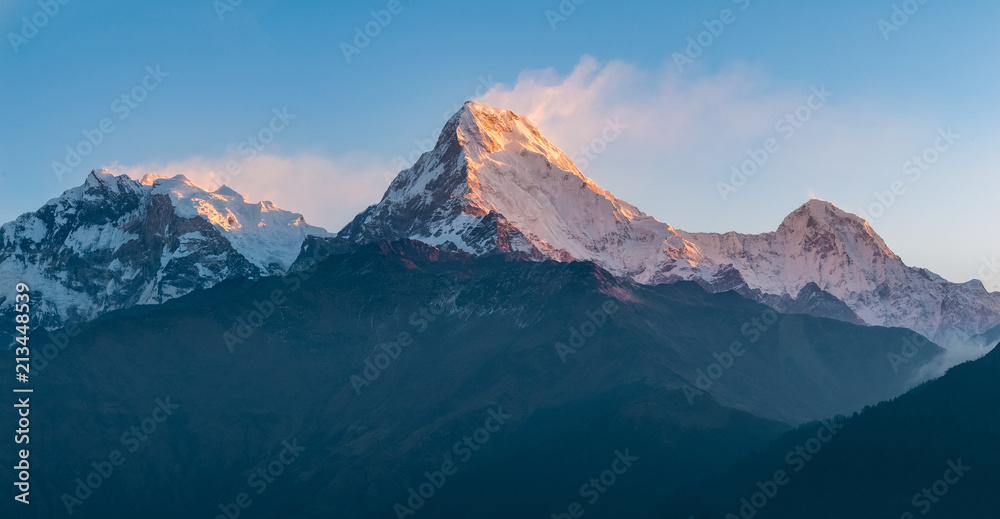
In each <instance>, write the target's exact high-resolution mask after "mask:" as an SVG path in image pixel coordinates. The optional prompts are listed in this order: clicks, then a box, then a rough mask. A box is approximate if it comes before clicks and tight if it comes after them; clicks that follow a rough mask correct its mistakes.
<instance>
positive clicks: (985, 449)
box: [659, 348, 1000, 519]
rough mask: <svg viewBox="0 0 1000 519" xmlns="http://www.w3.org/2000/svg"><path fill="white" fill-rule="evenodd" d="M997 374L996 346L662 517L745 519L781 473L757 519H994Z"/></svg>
mask: <svg viewBox="0 0 1000 519" xmlns="http://www.w3.org/2000/svg"><path fill="white" fill-rule="evenodd" d="M998 371H1000V348H994V349H993V351H992V352H990V353H989V354H987V355H986V356H985V357H983V358H981V359H978V360H975V361H971V362H967V363H965V364H962V365H959V366H956V367H954V368H952V369H951V370H949V371H948V373H946V374H945V375H944V376H942V377H941V378H939V379H937V380H934V381H931V382H928V383H926V384H924V385H921V386H920V387H918V388H916V389H914V390H912V391H910V392H908V393H906V394H905V395H903V396H900V397H899V398H896V399H894V400H892V401H891V402H884V403H882V404H879V405H877V406H874V407H871V408H867V409H865V410H864V411H863V412H861V413H860V414H856V415H854V416H853V417H851V418H848V419H843V420H839V421H838V424H839V425H838V426H837V427H834V429H835V431H836V432H835V434H834V435H833V436H829V435H828V436H827V438H828V439H827V441H825V442H822V443H821V447H820V448H816V447H815V446H812V447H811V451H809V452H806V453H805V454H806V455H807V456H809V458H808V459H807V458H805V457H803V456H799V455H798V454H796V453H797V452H800V451H796V448H802V446H803V445H808V443H807V442H810V441H811V439H812V441H813V442H815V438H816V437H817V430H818V429H820V428H821V427H822V426H821V425H820V424H810V425H809V426H803V427H802V428H800V429H798V430H796V431H793V432H791V433H788V434H787V435H786V436H784V437H783V438H782V439H781V440H779V441H777V442H775V443H774V444H773V445H772V446H771V447H769V448H768V449H767V450H765V451H764V452H762V453H760V454H757V455H754V456H751V457H750V458H749V459H748V460H746V461H744V462H741V463H739V464H737V465H736V466H735V468H734V469H733V470H731V471H729V473H728V474H727V476H726V477H723V478H719V479H718V480H716V481H715V482H713V483H711V484H706V485H703V486H700V487H698V488H697V489H686V490H684V491H683V492H681V493H676V492H675V493H673V495H672V496H671V497H670V498H669V499H667V500H666V501H665V502H664V503H663V505H662V506H663V508H662V510H665V511H666V513H662V514H659V517H665V518H668V519H670V518H677V519H688V518H689V517H691V516H692V515H693V516H694V517H697V518H698V519H723V518H724V517H729V516H727V515H726V514H729V513H732V514H735V515H736V516H739V514H740V511H739V510H740V507H741V506H745V505H742V501H741V500H742V499H747V500H748V501H749V499H750V498H752V496H753V494H754V493H756V492H760V488H759V487H758V486H757V482H759V481H765V482H766V481H768V480H769V478H773V474H775V472H776V471H777V470H785V471H787V473H788V474H790V476H789V478H790V480H791V481H790V482H787V483H786V484H785V485H783V486H781V487H780V490H779V491H778V492H777V494H776V495H773V496H771V497H770V498H769V499H766V500H763V501H766V504H764V506H763V507H757V506H754V508H756V509H757V511H758V512H759V513H756V514H753V515H755V516H756V517H757V518H759V519H796V518H799V517H814V518H817V519H840V518H843V517H857V518H869V517H871V518H878V517H893V518H895V517H902V518H904V519H907V518H909V519H913V518H915V517H930V518H938V517H940V518H948V517H968V518H986V517H995V516H996V512H997V510H1000V494H998V493H997V492H996V488H997V485H998V484H1000V449H997V445H996V443H997V438H998V437H1000V415H998V414H997V413H996V412H995V411H996V410H997V409H1000V379H998V378H997V375H996V374H997V372H998ZM789 453H792V455H791V456H789ZM789 459H791V463H789V461H788V460H789ZM765 486H769V485H768V484H767V483H765ZM772 490H773V488H772ZM845 496H850V498H849V499H846V498H845ZM757 503H762V500H761V499H760V498H757ZM751 511H752V510H751ZM748 514H749V512H748Z"/></svg>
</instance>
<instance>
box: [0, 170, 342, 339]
mask: <svg viewBox="0 0 1000 519" xmlns="http://www.w3.org/2000/svg"><path fill="white" fill-rule="evenodd" d="M307 236H329V233H327V232H326V231H325V230H324V229H322V228H319V227H314V226H311V225H307V224H306V223H305V219H304V218H303V217H302V215H300V214H298V213H292V212H288V211H283V210H281V209H279V208H277V207H275V206H274V204H272V203H271V202H260V203H256V204H253V203H249V202H247V201H246V200H245V199H244V198H243V197H242V196H241V195H239V194H238V193H236V192H235V191H232V190H231V189H228V188H227V190H225V191H223V190H218V191H216V192H214V193H212V192H208V191H205V190H204V189H202V188H200V187H198V186H197V185H195V184H193V183H192V182H191V181H190V180H188V179H187V178H186V177H184V176H175V177H170V178H167V177H164V176H159V175H146V176H145V177H143V179H142V180H139V181H136V180H132V179H130V178H128V177H127V176H124V175H121V176H115V175H113V174H112V173H111V172H110V171H107V170H94V171H92V172H91V173H90V174H89V175H88V176H87V178H86V180H85V181H84V183H83V184H82V185H80V186H78V187H74V188H71V189H68V190H66V191H65V192H64V193H63V194H62V196H60V197H58V198H54V199H52V200H50V201H49V202H47V203H46V204H45V205H44V206H43V207H42V208H40V209H39V210H38V211H35V212H32V213H26V214H24V215H21V216H20V217H18V218H17V219H16V220H14V221H12V222H9V223H7V224H5V225H3V226H0V283H7V284H9V285H10V286H13V284H12V283H16V282H20V281H25V282H28V283H29V285H30V286H32V291H33V292H35V293H37V294H38V297H37V301H38V303H37V304H36V306H35V307H34V308H33V311H34V312H35V314H36V316H38V317H39V318H40V319H42V321H43V325H45V326H59V325H61V324H64V323H65V322H66V321H67V320H69V319H72V318H80V319H89V318H93V317H96V316H97V315H99V314H101V313H103V312H105V311H108V310H112V309H117V308H123V307H127V306H131V305H134V304H150V303H159V302H162V301H166V300H168V299H172V298H174V297H178V296H180V295H183V294H186V293H188V292H190V291H192V290H195V289H200V288H207V287H210V286H212V285H214V284H216V283H218V282H219V281H222V280H224V279H234V278H256V277H261V276H266V275H274V274H280V273H284V272H285V271H286V270H287V269H288V268H289V267H290V266H291V265H292V263H293V262H294V261H295V259H296V257H297V256H298V253H299V251H300V249H301V246H302V243H303V241H304V240H305V238H306V237H307ZM11 303H12V301H9V300H2V301H0V312H2V311H4V310H5V309H6V308H7V307H9V306H10V304H11Z"/></svg>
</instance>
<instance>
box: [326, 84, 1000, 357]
mask: <svg viewBox="0 0 1000 519" xmlns="http://www.w3.org/2000/svg"><path fill="white" fill-rule="evenodd" d="M339 236H341V237H343V238H347V239H348V240H351V241H353V242H356V243H365V242H370V241H373V240H381V239H398V238H411V239H416V240H421V241H424V242H426V243H429V244H432V245H436V246H440V247H444V248H457V249H462V250H465V251H467V252H470V253H473V254H490V253H497V252H504V253H518V254H521V255H524V256H527V257H530V258H533V259H554V260H559V261H571V260H589V261H594V262H595V263H598V264H599V265H601V266H602V267H604V268H606V269H608V270H609V271H611V272H612V273H615V274H617V275H621V276H626V277H629V278H631V279H633V280H635V281H637V282H640V283H646V284H657V283H665V282H673V281H678V280H693V281H697V282H698V283H700V284H702V285H703V286H705V287H706V288H708V289H710V290H737V291H739V292H740V293H742V294H744V295H746V296H748V297H751V298H754V299H757V300H759V301H762V302H766V303H767V304H770V305H772V306H774V307H776V308H778V309H780V310H784V311H797V312H805V313H812V314H814V315H821V316H827V317H834V318H839V319H844V320H850V321H855V322H858V321H860V322H865V323H868V324H876V325H887V326H903V327H908V328H910V329H913V330H916V331H919V332H921V333H923V334H925V335H928V336H930V337H934V338H938V339H941V340H945V339H949V338H952V337H955V336H957V337H967V336H969V335H974V334H977V333H981V332H982V331H984V330H986V329H989V328H990V327H992V326H996V325H997V324H1000V294H998V293H993V294H991V293H987V292H985V291H984V290H980V289H978V286H977V285H976V284H975V283H971V284H970V283H965V284H955V283H948V282H947V281H944V280H943V279H939V278H940V277H939V276H935V275H932V274H931V273H929V272H928V271H926V270H924V269H914V268H911V267H909V266H907V265H905V264H904V263H903V262H902V260H901V259H900V258H899V256H897V255H896V254H894V253H893V252H892V251H891V250H890V249H889V247H888V246H887V245H886V243H885V241H884V240H883V239H882V238H881V237H880V236H879V235H878V233H876V232H875V230H874V229H872V227H871V226H870V225H869V224H868V222H866V221H865V220H863V219H862V218H860V217H859V216H857V215H853V214H850V213H847V212H844V211H842V210H840V209H838V208H837V207H836V206H834V205H833V204H831V203H829V202H825V201H822V200H810V201H808V202H807V203H805V204H804V205H802V206H801V207H799V208H798V209H796V210H794V211H793V212H792V213H791V214H789V215H788V217H786V218H785V220H784V221H783V222H781V224H780V225H779V226H778V228H777V230H776V231H774V232H770V233H764V234H757V235H746V234H739V233H726V234H715V233H689V232H684V231H681V230H678V229H674V228H673V227H671V226H670V225H668V224H666V223H663V222H660V221H658V220H656V219H655V218H653V217H650V216H647V215H646V214H644V213H643V212H642V211H640V210H639V209H637V208H636V207H635V206H633V205H631V204H629V203H627V202H625V201H622V200H620V199H618V198H617V197H615V196H614V195H613V194H611V193H610V192H608V191H606V190H604V189H601V188H600V187H599V186H597V184H595V183H594V182H593V181H592V180H590V179H588V178H586V177H585V176H583V175H582V174H581V173H580V171H579V170H578V169H577V167H576V166H575V165H574V164H573V162H572V161H571V160H570V159H569V158H568V157H567V156H566V154H565V153H563V152H562V151H561V150H560V149H559V148H558V147H556V146H555V145H553V144H552V143H550V142H549V141H548V140H546V139H545V138H544V137H543V136H542V135H541V134H540V133H539V131H538V129H537V127H536V126H535V125H534V124H533V123H532V122H531V121H530V120H528V118H526V117H524V116H521V115H518V114H516V113H514V112H511V111H508V110H499V109H496V108H491V107H488V106H484V105H482V104H478V103H474V102H468V103H466V104H465V105H464V106H463V107H462V108H461V109H460V110H459V111H458V112H457V113H456V114H455V115H454V116H453V117H452V118H451V119H450V120H449V121H448V122H447V124H446V125H445V127H444V129H443V131H442V132H441V135H440V137H439V138H438V141H437V144H436V146H435V147H434V149H433V150H431V151H430V152H428V153H425V154H424V155H423V156H421V157H420V159H419V160H418V161H417V162H416V163H415V164H414V165H413V166H412V167H411V168H409V169H407V170H404V171H402V172H400V173H399V175H398V176H397V177H396V179H395V180H394V181H393V182H392V183H391V185H390V186H389V188H388V190H387V191H386V193H385V195H384V196H383V197H382V200H381V201H380V202H379V203H378V204H375V205H373V206H371V207H369V208H368V209H366V210H365V211H363V212H362V213H360V214H359V215H358V216H357V217H356V218H355V219H354V220H353V221H352V222H351V223H350V224H348V225H347V226H346V227H344V229H343V230H341V232H340V234H339Z"/></svg>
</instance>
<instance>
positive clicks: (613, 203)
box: [340, 101, 681, 270]
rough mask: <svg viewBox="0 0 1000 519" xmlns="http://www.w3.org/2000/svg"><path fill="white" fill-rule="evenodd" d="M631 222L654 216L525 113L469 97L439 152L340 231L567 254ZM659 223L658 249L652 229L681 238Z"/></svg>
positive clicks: (582, 252) (593, 247)
mask: <svg viewBox="0 0 1000 519" xmlns="http://www.w3.org/2000/svg"><path fill="white" fill-rule="evenodd" d="M634 219H649V220H652V219H651V218H649V217H647V216H646V215H645V214H643V213H642V212H641V211H639V210H638V209H637V208H635V207H634V206H632V205H630V204H628V203H626V202H623V201H621V200H619V199H618V198H616V197H615V196H614V195H612V194H611V193H610V192H608V191H605V190H603V189H601V188H600V187H599V186H598V185H597V184H596V183H594V182H593V181H592V180H590V179H589V178H587V177H585V176H583V174H581V173H580V170H579V169H577V167H576V165H575V164H573V161H572V160H570V158H569V157H567V156H566V154H565V153H563V151H562V150H560V149H559V148H558V147H556V146H555V145H554V144H552V143H551V142H549V141H548V140H546V139H545V138H544V137H542V135H541V133H539V131H538V128H537V127H536V126H535V124H534V123H532V122H531V120H529V119H528V118H527V117H525V116H523V115H518V114H516V113H514V112H512V111H510V110H500V109H497V108H492V107H489V106H486V105H483V104H480V103H476V102H473V101H469V102H467V103H465V105H464V106H463V107H462V108H461V109H459V111H458V112H456V113H455V115H453V116H452V117H451V119H449V120H448V123H447V124H446V125H445V127H444V130H443V131H442V132H441V136H440V138H439V139H438V142H437V144H436V145H435V147H434V149H433V150H431V151H429V152H427V153H425V154H424V155H422V156H421V157H420V159H419V160H417V162H416V163H415V164H414V165H413V167H411V168H410V169H407V170H404V171H402V172H400V174H399V175H398V176H397V177H396V179H395V180H394V181H393V182H392V184H391V185H390V186H389V189H388V190H387V191H386V193H385V195H384V196H383V197H382V201H381V202H380V203H379V204H377V205H375V206H372V207H370V208H368V210H366V211H365V212H364V213H362V214H360V215H358V217H357V218H355V220H354V221H353V222H351V223H350V224H348V225H347V226H346V227H345V228H344V230H342V231H341V234H340V235H341V236H342V237H344V238H348V239H350V240H352V241H356V242H362V243H367V242H371V241H378V240H383V239H399V238H411V239H417V240H421V241H424V242H426V243H429V244H431V245H435V246H442V247H445V248H449V247H454V248H459V249H463V250H466V251H467V252H472V253H477V254H479V253H487V252H496V251H504V252H520V253H526V254H528V255H529V256H531V257H535V258H539V259H542V258H552V259H559V260H570V259H573V258H581V259H582V258H589V257H592V256H593V255H594V254H604V253H610V251H609V249H612V248H614V249H616V248H618V247H620V246H622V244H623V242H622V240H621V239H619V238H620V237H617V236H618V234H619V232H620V231H621V226H623V225H625V224H626V223H627V222H629V221H631V220H634ZM654 221H655V220H654ZM661 225H663V226H664V227H663V229H658V230H657V231H655V232H652V233H651V235H650V237H647V239H646V241H645V244H646V245H648V246H649V247H653V248H654V249H655V248H656V247H657V246H658V243H659V240H655V239H652V238H651V236H652V235H653V234H662V236H661V238H667V237H668V235H669V237H671V238H673V239H674V241H675V242H676V243H674V244H675V245H677V244H680V242H681V240H680V239H679V238H677V235H676V233H675V232H674V231H673V229H672V228H670V227H669V226H666V225H665V224H661ZM672 243H673V242H672ZM619 263H620V262H619ZM622 268H625V269H627V270H631V269H628V268H627V267H624V266H622Z"/></svg>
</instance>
